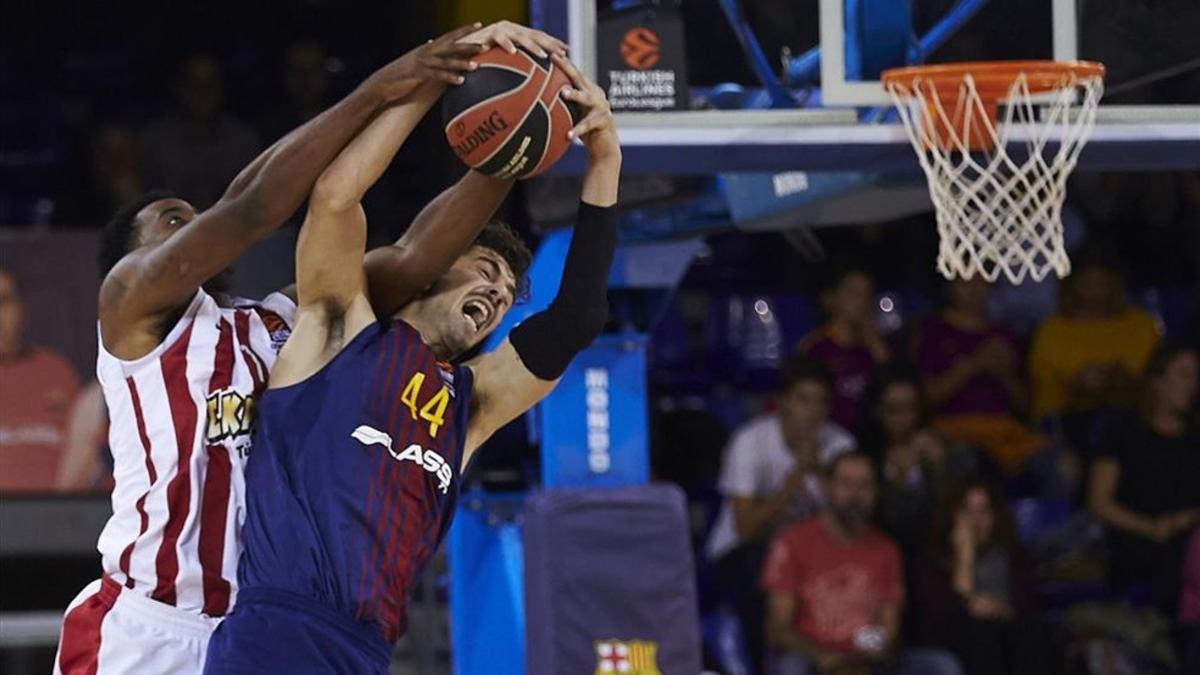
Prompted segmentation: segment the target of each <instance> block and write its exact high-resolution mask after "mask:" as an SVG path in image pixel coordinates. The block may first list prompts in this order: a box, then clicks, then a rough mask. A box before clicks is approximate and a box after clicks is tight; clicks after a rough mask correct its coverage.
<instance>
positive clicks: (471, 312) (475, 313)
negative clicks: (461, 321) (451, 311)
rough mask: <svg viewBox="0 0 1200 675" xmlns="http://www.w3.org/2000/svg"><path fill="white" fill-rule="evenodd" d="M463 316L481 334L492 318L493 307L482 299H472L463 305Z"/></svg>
mask: <svg viewBox="0 0 1200 675" xmlns="http://www.w3.org/2000/svg"><path fill="white" fill-rule="evenodd" d="M462 313H463V316H465V317H467V320H468V321H470V322H471V325H472V326H473V327H474V328H475V331H476V332H479V330H480V329H482V328H483V327H484V326H486V325H487V324H488V321H489V320H490V319H491V318H492V306H491V305H490V304H488V302H487V301H486V300H483V299H482V298H471V299H470V300H467V301H466V302H465V303H463V309H462Z"/></svg>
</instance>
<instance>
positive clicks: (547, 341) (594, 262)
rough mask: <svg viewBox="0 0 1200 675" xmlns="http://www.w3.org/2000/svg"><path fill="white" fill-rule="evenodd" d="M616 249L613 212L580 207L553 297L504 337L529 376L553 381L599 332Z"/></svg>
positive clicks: (605, 313) (605, 317) (605, 315)
mask: <svg viewBox="0 0 1200 675" xmlns="http://www.w3.org/2000/svg"><path fill="white" fill-rule="evenodd" d="M616 246H617V209H616V207H615V206H609V207H600V206H593V205H591V204H588V203H586V202H580V203H579V218H578V220H577V222H576V223H575V234H574V236H573V237H572V238H571V247H570V249H568V250H567V261H566V265H565V267H564V268H563V275H562V285H561V286H560V287H559V289H558V295H556V296H555V297H554V301H553V302H551V303H550V306H549V307H547V308H546V309H544V310H543V311H541V312H538V313H537V314H534V315H533V316H531V317H529V318H528V319H526V320H525V321H523V322H521V324H520V325H519V326H517V327H516V328H514V329H513V330H512V332H511V333H510V334H509V336H508V339H509V340H510V341H511V342H512V345H513V348H514V349H516V350H517V355H518V356H520V357H521V362H522V363H524V364H525V367H526V368H528V369H529V372H531V373H533V374H534V375H536V376H537V377H539V378H541V379H543V380H556V379H558V378H559V377H561V376H562V374H563V371H565V370H566V369H567V364H569V363H570V362H571V359H573V358H575V355H576V354H578V353H579V352H580V351H582V350H583V348H584V347H587V346H588V345H589V344H591V342H592V340H594V339H595V338H596V336H597V335H599V334H600V331H602V330H603V329H604V324H605V322H607V321H608V295H607V287H608V269H609V267H611V266H612V259H613V252H614V250H615V249H616Z"/></svg>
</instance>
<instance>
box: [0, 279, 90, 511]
mask: <svg viewBox="0 0 1200 675" xmlns="http://www.w3.org/2000/svg"><path fill="white" fill-rule="evenodd" d="M24 330H25V306H24V304H23V303H22V301H21V289H20V287H19V286H18V284H17V280H16V278H15V277H14V276H13V275H12V274H11V273H9V272H7V271H5V270H0V492H16V491H22V492H47V491H51V490H54V489H55V485H56V477H57V473H58V464H59V454H60V451H61V446H62V442H63V432H64V429H65V428H66V425H67V413H68V411H69V410H70V407H71V402H72V401H74V400H75V394H76V393H77V392H78V391H79V376H78V375H76V374H75V370H74V369H73V368H71V364H69V363H67V360H66V359H64V358H63V357H61V356H59V355H58V354H55V353H54V352H52V351H50V350H48V349H44V348H42V347H33V346H29V345H26V344H25V342H24V337H23V333H24Z"/></svg>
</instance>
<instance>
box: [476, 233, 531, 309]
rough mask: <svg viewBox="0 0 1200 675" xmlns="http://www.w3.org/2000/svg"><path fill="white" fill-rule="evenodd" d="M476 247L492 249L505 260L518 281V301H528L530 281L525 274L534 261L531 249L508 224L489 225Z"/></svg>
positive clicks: (481, 234)
mask: <svg viewBox="0 0 1200 675" xmlns="http://www.w3.org/2000/svg"><path fill="white" fill-rule="evenodd" d="M473 245H474V246H483V247H484V248H490V249H491V250H493V251H495V252H496V253H498V254H499V255H500V257H501V258H504V262H506V263H508V267H509V269H510V270H512V273H513V278H515V279H516V280H517V297H516V299H521V300H523V299H526V298H527V297H528V296H529V279H528V278H527V277H526V276H525V274H526V273H527V272H528V271H529V264H530V263H531V262H532V261H533V254H532V253H530V252H529V247H528V246H526V245H525V242H524V241H522V240H521V237H519V236H518V235H517V233H516V231H514V230H513V229H512V227H510V226H509V225H508V224H507V223H502V222H499V221H496V222H491V223H488V224H487V225H485V226H484V228H483V231H482V232H480V233H479V236H478V237H476V238H475V242H474V244H473Z"/></svg>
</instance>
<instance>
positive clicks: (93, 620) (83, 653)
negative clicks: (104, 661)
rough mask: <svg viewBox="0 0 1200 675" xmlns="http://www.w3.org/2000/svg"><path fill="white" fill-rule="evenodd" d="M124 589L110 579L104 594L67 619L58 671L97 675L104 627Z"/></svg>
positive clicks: (103, 586) (70, 674) (95, 595)
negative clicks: (102, 626) (101, 631)
mask: <svg viewBox="0 0 1200 675" xmlns="http://www.w3.org/2000/svg"><path fill="white" fill-rule="evenodd" d="M120 593H121V585H120V584H118V583H117V582H115V581H113V580H112V579H110V578H108V577H107V576H106V577H104V579H103V581H101V582H100V590H98V591H96V592H95V593H93V594H92V595H91V596H89V597H88V599H87V600H84V601H83V602H81V603H79V604H78V605H77V606H76V607H75V609H72V610H71V611H69V612H67V615H66V616H65V617H63V627H62V637H61V638H60V639H59V643H58V668H57V669H56V672H61V673H64V675H95V673H96V670H97V669H98V667H99V665H100V663H99V662H100V635H101V633H100V626H101V624H103V623H104V617H105V616H107V615H108V612H109V610H111V609H112V608H113V604H115V603H116V601H117V596H118V595H120Z"/></svg>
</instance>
